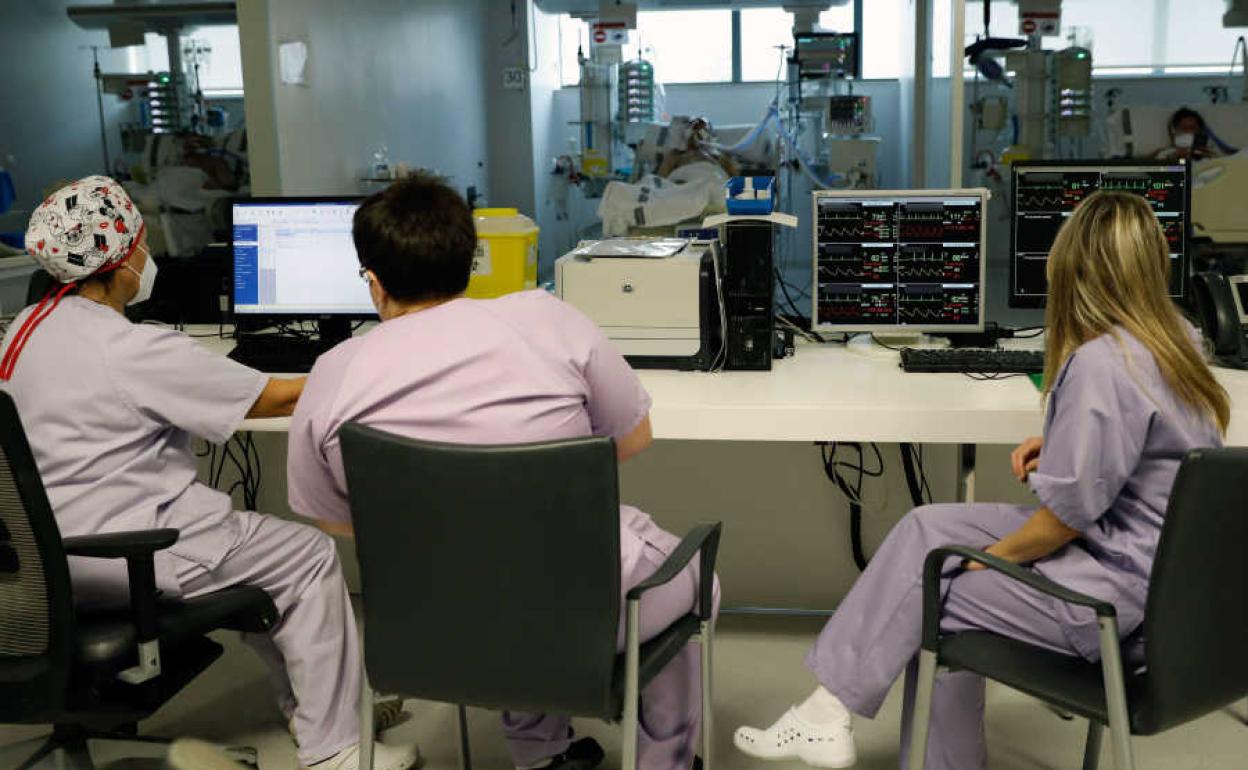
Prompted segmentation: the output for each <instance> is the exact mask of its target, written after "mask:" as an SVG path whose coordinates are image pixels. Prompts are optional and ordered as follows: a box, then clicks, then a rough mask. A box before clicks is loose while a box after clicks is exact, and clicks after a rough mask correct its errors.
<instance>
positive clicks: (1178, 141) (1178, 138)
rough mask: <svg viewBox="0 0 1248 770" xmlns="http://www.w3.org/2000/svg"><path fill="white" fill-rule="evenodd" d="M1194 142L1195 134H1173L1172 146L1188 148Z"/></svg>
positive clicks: (1190, 147)
mask: <svg viewBox="0 0 1248 770" xmlns="http://www.w3.org/2000/svg"><path fill="white" fill-rule="evenodd" d="M1195 144H1196V135H1195V134H1175V135H1174V146H1175V147H1178V148H1179V149H1180V150H1190V149H1192V147H1193V146H1194V145H1195Z"/></svg>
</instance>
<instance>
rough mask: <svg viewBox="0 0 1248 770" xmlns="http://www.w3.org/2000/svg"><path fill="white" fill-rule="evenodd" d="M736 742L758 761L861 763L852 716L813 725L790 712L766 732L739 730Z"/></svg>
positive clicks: (841, 765)
mask: <svg viewBox="0 0 1248 770" xmlns="http://www.w3.org/2000/svg"><path fill="white" fill-rule="evenodd" d="M732 742H733V743H734V744H736V746H737V748H738V749H740V750H741V751H742V752H743V753H745V754H749V755H750V756H751V757H754V758H756V759H800V760H801V761H803V762H805V763H806V764H808V765H811V766H812V767H829V768H844V767H853V765H854V763H855V762H857V761H858V752H857V750H856V749H855V748H854V728H853V725H852V723H851V721H850V718H849V715H848V714H847V715H845V717H843V718H841V719H836V720H834V721H832V722H829V723H826V724H819V725H812V724H809V723H808V722H806V721H804V720H803V719H802V718H801V717H799V716H798V715H797V712H796V710H794V709H789V710H788V711H786V712H785V713H784V716H782V717H780V718H779V719H778V720H776V723H775V724H774V725H772V726H771V727H769V728H767V729H766V730H760V729H758V728H756V727H738V728H737V731H736V733H734V734H733V736H732Z"/></svg>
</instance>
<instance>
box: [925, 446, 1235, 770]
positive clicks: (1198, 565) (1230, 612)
mask: <svg viewBox="0 0 1248 770" xmlns="http://www.w3.org/2000/svg"><path fill="white" fill-rule="evenodd" d="M1246 477H1248V450H1245V449H1207V450H1198V451H1193V452H1190V453H1189V454H1188V455H1187V457H1186V458H1184V460H1183V464H1182V466H1181V467H1180V469H1179V474H1178V477H1177V478H1176V479H1175V483H1174V489H1173V491H1172V493H1171V495H1170V503H1169V505H1168V507H1167V510H1166V521H1165V525H1164V527H1163V528H1162V532H1161V541H1160V543H1159V545H1158V547H1157V556H1156V558H1155V560H1154V562H1153V571H1152V575H1151V576H1150V580H1149V589H1148V604H1147V607H1146V610H1145V616H1144V649H1145V662H1146V667H1145V668H1144V669H1143V670H1141V671H1137V672H1124V670H1123V667H1122V655H1121V652H1120V649H1119V641H1118V621H1117V618H1116V616H1115V612H1114V607H1113V605H1111V604H1109V603H1108V602H1103V601H1101V600H1099V599H1095V598H1092V597H1090V596H1086V595H1083V594H1079V593H1076V592H1074V591H1071V590H1069V589H1066V588H1064V587H1062V586H1060V585H1058V584H1057V583H1054V582H1053V581H1051V580H1048V579H1047V578H1045V577H1042V576H1041V575H1039V574H1038V573H1036V572H1033V571H1031V570H1028V569H1024V568H1022V567H1019V566H1017V565H1015V564H1011V563H1009V562H1005V561H1003V560H1001V559H997V558H995V557H993V556H990V555H988V554H986V553H984V552H982V551H977V550H974V549H971V548H964V547H960V546H955V547H949V548H937V549H935V550H933V551H932V552H931V553H930V554H929V555H928V557H927V561H926V563H925V565H924V573H925V574H924V578H923V649H922V651H921V652H920V653H919V683H918V692H917V696H916V704H915V716H914V725H913V727H912V730H913V733H912V736H911V738H912V741H911V745H910V759H909V765H908V766H909V768H910V770H921V768H922V767H923V763H924V758H925V754H926V749H927V732H928V719H929V717H930V714H931V696H932V687H933V684H934V683H935V678H936V672H937V668H938V667H942V666H943V667H947V668H949V669H953V670H963V671H973V672H975V673H977V674H981V675H983V676H985V677H988V678H989V679H993V680H996V681H998V682H1001V683H1003V684H1006V685H1009V686H1010V687H1013V688H1014V689H1016V690H1021V691H1022V692H1025V693H1027V694H1029V695H1033V696H1035V697H1037V698H1040V699H1041V700H1044V701H1046V702H1048V703H1049V704H1051V705H1053V706H1056V707H1057V708H1058V709H1059V710H1061V711H1065V712H1069V713H1071V714H1077V715H1079V716H1082V717H1085V718H1086V719H1087V720H1088V723H1089V724H1088V739H1087V745H1086V747H1085V751H1084V760H1083V767H1084V770H1095V768H1096V767H1097V764H1098V762H1099V760H1100V750H1101V736H1102V731H1103V728H1104V726H1105V725H1108V726H1109V729H1110V735H1111V739H1112V741H1113V752H1114V764H1115V766H1116V767H1117V770H1134V767H1135V764H1134V760H1133V759H1132V756H1131V736H1132V735H1133V734H1134V735H1154V734H1156V733H1160V732H1163V731H1165V730H1169V729H1170V728H1172V727H1177V726H1179V725H1181V724H1183V723H1185V722H1189V721H1191V720H1193V719H1196V718H1198V717H1201V716H1204V715H1205V714H1208V713H1210V712H1212V711H1214V710H1216V709H1219V708H1222V707H1224V706H1226V705H1228V704H1230V703H1232V702H1234V701H1236V700H1238V699H1241V698H1243V697H1244V694H1245V693H1248V655H1245V650H1248V560H1245V558H1244V549H1245V547H1248V515H1245V511H1244V497H1243V483H1244V478H1246ZM951 556H952V557H958V558H962V559H973V560H975V561H978V562H981V563H982V564H984V566H986V567H988V568H989V569H993V570H996V571H998V572H1001V573H1004V574H1006V575H1008V576H1010V577H1011V578H1013V579H1015V580H1018V581H1019V582H1022V583H1026V584H1027V585H1029V586H1031V587H1032V588H1035V589H1036V590H1037V591H1041V592H1043V593H1045V594H1048V595H1049V596H1053V597H1055V598H1057V599H1059V600H1061V601H1064V602H1067V603H1069V604H1076V605H1081V606H1084V607H1090V608H1092V609H1093V610H1094V611H1095V612H1096V614H1097V619H1098V622H1099V625H1100V636H1101V662H1100V663H1089V662H1087V661H1086V660H1084V659H1082V658H1077V657H1072V656H1068V655H1061V654H1058V653H1055V652H1050V651H1048V650H1042V649H1039V648H1036V647H1032V646H1030V645H1027V644H1024V643H1023V642H1018V641H1014V640H1012V639H1007V638H1005V637H1002V636H997V635H996V634H990V633H985V632H966V633H960V634H952V635H948V636H943V637H942V636H941V634H940V630H939V629H940V612H941V609H940V575H941V572H942V570H943V567H944V564H945V562H946V560H947V559H948V558H949V557H951Z"/></svg>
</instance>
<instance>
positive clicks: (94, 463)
mask: <svg viewBox="0 0 1248 770" xmlns="http://www.w3.org/2000/svg"><path fill="white" fill-rule="evenodd" d="M146 241H147V238H146V233H145V230H144V226H143V218H142V216H141V215H140V214H139V211H138V208H137V207H135V205H134V204H133V202H131V200H130V198H129V196H128V195H127V194H126V192H125V190H123V189H122V188H121V186H120V185H119V184H117V182H115V181H114V180H112V179H109V178H107V177H103V176H92V177H87V178H85V179H81V180H79V181H77V182H74V183H72V184H69V185H67V186H65V187H63V188H61V189H60V190H59V191H57V192H56V193H54V194H53V195H52V196H51V197H49V198H48V199H47V200H45V201H44V202H43V203H42V204H41V205H40V206H39V207H38V208H37V209H36V210H35V212H34V214H33V215H32V216H31V219H30V224H29V227H28V229H27V232H26V250H27V251H28V252H29V253H30V254H31V255H32V256H33V257H34V258H35V259H36V260H37V261H38V262H39V264H40V265H41V266H42V267H43V268H44V269H45V270H47V272H48V273H50V274H51V276H52V277H53V279H55V280H56V281H57V282H59V285H56V286H54V287H53V289H52V290H51V291H49V292H48V294H47V296H45V297H44V299H43V301H42V302H40V303H39V304H38V305H36V306H34V307H31V308H27V309H25V310H24V311H22V312H21V313H20V314H19V315H18V317H17V318H16V319H15V320H14V321H13V323H12V325H11V326H10V328H9V333H8V334H7V336H6V337H5V339H4V342H3V347H2V348H0V349H2V350H3V357H2V358H0V388H3V389H4V390H5V391H6V392H7V393H8V394H9V395H10V396H11V397H12V398H13V400H14V402H15V403H16V405H17V410H18V413H19V414H20V416H21V419H22V425H23V427H24V428H25V430H26V433H27V435H28V438H29V441H30V445H31V448H32V450H33V452H34V456H35V462H36V464H37V465H38V467H39V473H40V476H41V477H42V480H43V483H44V486H45V487H46V489H47V494H48V499H49V501H50V502H51V504H52V510H53V512H54V515H55V516H56V521H57V525H58V527H59V528H60V531H61V534H62V535H64V536H76V535H92V534H97V533H104V532H120V531H128V530H148V529H155V528H164V527H169V528H173V529H177V530H178V531H179V533H180V535H179V537H178V542H177V543H175V544H174V545H173V546H172V547H170V548H169V549H168V550H166V551H161V552H158V553H157V554H156V580H157V585H158V587H159V588H160V590H161V591H162V592H164V593H165V594H166V595H168V596H172V597H178V596H185V597H188V598H189V597H195V596H198V595H201V594H206V593H210V592H212V591H216V590H218V589H221V588H225V587H227V586H230V585H235V584H239V583H247V584H250V585H254V586H257V587H259V588H262V589H264V590H265V591H267V592H268V594H269V595H270V596H271V597H272V598H273V602H274V603H275V604H276V605H277V611H278V622H277V624H276V625H275V626H274V627H273V629H272V630H271V632H270V633H268V634H257V635H247V636H245V639H246V641H247V642H248V643H249V644H250V645H251V646H252V647H253V648H255V649H256V651H257V652H258V653H259V654H260V656H261V657H262V658H263V659H264V660H265V662H266V663H267V664H268V665H269V666H270V668H271V669H272V671H273V675H274V676H273V679H274V681H275V682H277V683H278V690H279V693H278V696H279V705H280V707H281V709H282V711H283V712H284V714H285V716H286V717H287V718H288V719H290V720H292V721H293V729H294V732H295V734H296V738H297V740H298V743H299V760H300V762H301V764H302V765H304V766H314V767H316V768H318V769H319V768H324V769H325V770H347V769H348V768H351V769H353V768H355V767H357V766H358V759H356V758H355V757H356V754H357V752H358V749H357V746H358V743H359V727H360V725H359V716H358V711H357V709H356V705H357V703H358V700H359V691H360V680H359V677H360V653H359V641H358V637H357V635H356V630H355V617H354V615H353V614H352V609H351V603H350V600H349V598H348V596H347V589H346V584H345V583H344V582H343V577H342V571H341V567H340V566H339V563H338V557H337V553H336V551H335V549H334V544H333V541H332V540H331V539H330V538H329V537H328V536H327V535H325V534H324V533H322V532H320V531H319V530H317V529H315V528H313V527H309V526H305V525H302V524H297V523H294V522H290V521H285V520H283V519H279V518H276V517H273V516H263V515H260V514H257V513H253V512H250V511H235V510H233V505H232V501H231V500H230V497H229V496H228V495H226V494H224V493H222V492H220V491H217V490H215V489H212V488H210V487H208V486H206V485H204V484H202V483H200V482H199V481H197V480H196V476H197V464H196V460H195V455H194V452H193V451H192V449H191V440H192V437H193V436H199V437H202V438H205V439H207V440H209V441H212V442H215V443H218V444H219V443H224V442H225V441H227V440H229V438H230V436H231V435H232V434H233V433H234V432H235V430H237V428H238V426H239V424H240V423H241V422H242V421H243V419H244V418H246V417H278V416H283V415H290V414H292V413H293V412H294V409H295V403H296V402H297V401H298V399H299V396H300V394H301V393H302V392H303V385H304V378H298V379H289V380H279V379H273V378H270V377H268V376H266V375H264V374H262V373H260V372H258V371H255V370H254V369H250V368H248V367H245V366H243V365H241V364H238V363H235V362H234V361H231V360H229V359H228V358H225V357H223V356H219V355H216V354H214V353H212V352H210V351H208V350H207V349H206V348H204V347H202V346H200V345H199V344H197V343H196V342H195V341H194V340H192V339H190V338H189V337H187V336H186V335H184V334H181V333H179V332H175V331H173V330H170V329H167V328H160V327H156V326H150V325H140V324H133V323H131V322H130V321H129V320H127V318H126V316H125V315H124V312H123V311H124V309H125V307H126V306H127V305H133V304H136V303H139V302H142V301H144V300H146V299H147V298H148V297H149V296H151V293H152V286H153V284H154V283H155V279H156V263H155V262H154V261H153V260H152V258H151V257H150V255H149V253H148V251H147V245H146ZM70 573H71V577H72V579H73V583H74V595H75V601H76V602H77V603H78V604H80V605H82V606H87V607H101V606H117V605H121V606H124V605H125V604H126V602H127V600H128V580H127V576H126V567H125V564H124V563H121V562H119V561H118V562H114V561H105V560H92V559H76V558H73V557H71V558H70ZM378 748H379V749H380V753H379V754H378V755H377V758H378V762H377V764H376V767H377V768H379V770H406V768H408V767H409V766H411V765H412V764H414V763H415V762H416V760H417V754H418V752H417V750H416V748H415V747H414V746H408V747H384V746H380V745H379V747H378Z"/></svg>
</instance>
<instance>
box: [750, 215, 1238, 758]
mask: <svg viewBox="0 0 1248 770" xmlns="http://www.w3.org/2000/svg"><path fill="white" fill-rule="evenodd" d="M1169 254H1170V249H1169V248H1168V246H1167V244H1166V238H1165V235H1164V234H1163V233H1162V230H1161V227H1160V225H1158V223H1157V218H1156V217H1155V216H1154V215H1153V212H1152V210H1151V209H1150V208H1149V206H1148V204H1147V203H1145V202H1144V200H1143V199H1142V198H1140V197H1139V196H1137V195H1133V194H1129V193H1097V194H1095V195H1092V196H1090V197H1089V198H1088V199H1087V200H1085V201H1084V202H1083V203H1082V204H1081V205H1080V206H1079V208H1077V209H1076V210H1075V212H1074V214H1073V215H1072V216H1071V218H1070V219H1069V220H1068V221H1067V222H1066V224H1065V226H1064V227H1063V228H1062V230H1061V233H1060V234H1059V235H1058V237H1057V241H1056V243H1054V245H1053V249H1052V251H1051V253H1050V254H1049V260H1048V267H1047V270H1048V278H1049V300H1048V308H1047V311H1046V312H1047V316H1046V321H1047V323H1046V326H1047V329H1048V333H1047V337H1046V340H1045V377H1044V381H1045V386H1044V390H1045V393H1046V394H1047V396H1048V414H1047V417H1046V420H1045V424H1044V437H1043V438H1042V439H1041V438H1033V439H1028V440H1027V441H1025V442H1024V443H1023V444H1022V445H1021V446H1019V447H1018V449H1016V450H1015V451H1014V454H1013V456H1012V457H1011V461H1012V464H1013V472H1014V475H1015V477H1016V478H1018V480H1019V481H1026V482H1028V483H1029V484H1030V485H1031V488H1032V490H1033V491H1034V492H1035V493H1036V497H1037V498H1038V499H1039V503H1040V505H1039V506H1038V507H1037V506H1016V505H995V504H990V503H989V504H985V503H971V504H959V505H953V504H951V505H929V506H924V507H922V508H917V509H915V510H914V511H911V512H910V514H909V515H907V516H906V517H905V518H904V519H902V521H901V522H900V523H898V525H897V526H896V527H895V528H894V529H893V531H892V532H891V533H890V534H889V536H888V538H887V539H886V540H885V541H884V544H883V545H882V546H880V549H879V551H878V552H877V553H876V555H875V556H874V557H873V558H872V559H871V564H870V565H869V566H868V567H867V569H866V571H865V572H863V574H862V577H861V578H859V580H858V582H857V583H856V584H855V585H854V587H853V589H851V590H850V592H849V595H848V596H846V597H845V599H844V601H842V602H841V604H840V606H839V607H838V608H837V610H836V614H835V615H833V616H832V619H831V620H830V621H829V622H828V624H827V626H825V627H824V629H823V633H822V634H820V636H819V639H818V641H816V642H815V646H814V648H813V649H811V651H810V653H809V655H808V656H807V658H806V664H807V666H809V667H810V669H811V671H812V672H813V673H814V675H815V679H816V680H817V681H818V684H819V687H818V688H817V689H816V690H815V691H814V693H813V694H811V695H810V697H809V698H807V699H806V700H805V701H804V702H802V703H800V704H798V705H797V706H795V707H793V708H791V709H790V710H789V711H787V712H786V713H785V714H783V715H782V716H781V717H780V718H779V719H778V720H777V721H776V722H775V723H773V724H772V725H771V727H768V728H766V729H757V728H753V727H742V728H740V729H739V730H738V731H737V733H736V735H735V736H734V738H735V742H736V745H737V747H738V748H739V749H740V750H741V751H743V752H745V753H746V754H749V755H751V756H754V757H757V758H759V759H800V760H802V761H804V762H806V763H807V764H810V765H814V766H817V767H849V766H850V765H852V764H853V762H854V759H855V752H854V744H853V735H852V732H851V717H850V713H851V712H853V713H855V714H859V715H862V716H865V717H872V716H874V715H875V713H876V711H877V710H878V709H879V708H880V705H881V704H882V703H883V702H884V697H885V696H886V695H887V694H888V691H889V690H890V689H891V687H892V685H893V682H894V680H896V679H897V677H898V676H899V675H901V673H902V672H903V671H906V672H907V677H906V689H905V698H904V706H903V719H902V729H903V739H904V736H905V735H906V733H907V732H908V731H907V730H906V727H907V725H908V723H909V719H910V715H911V713H912V709H913V705H914V674H915V671H916V666H915V665H914V664H913V662H912V661H913V659H914V657H915V655H916V654H917V652H918V649H919V640H920V635H921V633H920V626H921V624H922V615H923V598H922V593H923V592H922V575H921V572H922V568H923V559H924V557H925V556H926V555H927V553H928V552H929V551H930V550H931V549H933V548H937V547H939V546H944V545H951V544H960V545H970V546H974V547H977V548H983V549H986V550H987V551H988V553H991V554H994V555H995V556H998V557H1000V558H1002V559H1006V560H1007V561H1012V562H1015V563H1018V564H1027V565H1030V566H1031V568H1032V569H1034V570H1035V571H1036V572H1038V573H1040V574H1041V575H1044V576H1045V577H1047V578H1050V579H1052V580H1054V581H1056V582H1058V583H1060V584H1062V585H1066V586H1069V587H1070V588H1072V589H1074V590H1076V591H1080V592H1082V593H1085V594H1088V595H1090V596H1095V597H1097V598H1100V599H1103V600H1105V601H1108V602H1112V603H1113V605H1114V607H1115V608H1116V609H1117V611H1118V622H1119V626H1118V627H1119V630H1120V632H1121V634H1122V635H1123V637H1124V643H1125V645H1124V646H1125V649H1124V654H1125V656H1126V657H1127V658H1128V660H1137V661H1138V660H1139V659H1140V655H1141V653H1142V647H1141V645H1140V641H1141V639H1140V633H1139V629H1140V628H1141V624H1142V621H1143V618H1144V603H1145V598H1146V596H1147V594H1148V580H1149V572H1150V570H1151V568H1152V563H1153V556H1154V554H1155V553H1156V550H1157V541H1158V538H1159V537H1160V534H1161V526H1162V522H1163V519H1164V516H1165V512H1166V501H1167V499H1168V498H1169V496H1170V487H1171V485H1172V484H1173V483H1174V477H1175V474H1176V473H1177V472H1178V468H1179V463H1180V461H1181V460H1182V459H1183V455H1184V454H1186V453H1187V452H1188V451H1189V450H1192V449H1197V448H1201V447H1215V446H1218V445H1220V444H1221V433H1222V431H1224V430H1225V429H1226V424H1227V421H1228V419H1229V416H1230V402H1229V400H1228V398H1227V394H1226V391H1224V390H1223V389H1222V386H1221V385H1219V384H1218V382H1217V381H1216V380H1215V379H1214V378H1213V374H1212V373H1211V372H1210V371H1209V367H1208V366H1207V365H1206V364H1205V360H1204V356H1203V353H1202V351H1201V349H1200V342H1199V337H1198V336H1197V335H1196V334H1195V330H1193V329H1192V327H1191V326H1190V325H1189V324H1188V323H1187V322H1186V321H1184V320H1183V318H1182V317H1181V316H1180V315H1179V313H1178V311H1177V310H1176V309H1175V307H1174V304H1173V303H1172V302H1171V301H1170V297H1169V283H1170V258H1169ZM949 577H950V580H949V581H948V588H947V589H946V590H947V598H946V600H945V603H944V617H943V620H942V625H941V628H942V630H943V631H945V632H949V633H956V632H960V631H967V630H984V631H991V632H993V633H997V634H1002V635H1004V636H1008V637H1011V638H1014V639H1019V640H1021V641H1025V642H1028V643H1029V644H1032V645H1036V646H1040V647H1046V648H1048V649H1051V650H1053V651H1055V652H1059V653H1065V654H1067V655H1071V656H1077V657H1080V658H1085V659H1087V660H1092V661H1095V660H1097V659H1098V658H1099V645H1098V629H1097V624H1096V618H1095V616H1094V614H1093V612H1092V610H1090V609H1087V608H1083V607H1072V606H1070V605H1067V604H1064V603H1062V602H1060V601H1057V600H1055V599H1052V598H1050V597H1048V596H1044V595H1041V594H1039V593H1037V592H1035V591H1033V590H1031V589H1030V588H1027V587H1026V586H1023V585H1022V584H1020V583H1016V582H1013V581H1011V580H1009V579H1008V578H1006V577H1005V576H1003V575H1001V574H999V573H996V572H989V571H986V570H983V569H982V568H979V567H977V566H975V565H973V564H966V565H962V566H958V565H950V570H949ZM983 710H984V682H983V679H982V678H980V677H979V676H977V675H975V674H972V673H968V672H958V673H951V674H944V675H942V676H940V677H939V678H938V680H937V685H936V690H935V692H934V693H933V702H932V725H931V731H932V732H931V737H930V740H929V743H928V750H927V765H926V767H927V768H928V770H982V769H983V768H985V767H987V752H986V749H985V744H984V724H983ZM901 756H902V759H903V762H904V761H905V758H906V757H907V751H906V748H905V747H904V746H903V748H902V752H901Z"/></svg>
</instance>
